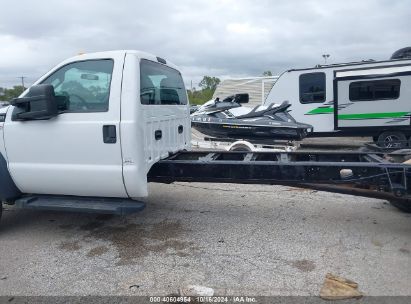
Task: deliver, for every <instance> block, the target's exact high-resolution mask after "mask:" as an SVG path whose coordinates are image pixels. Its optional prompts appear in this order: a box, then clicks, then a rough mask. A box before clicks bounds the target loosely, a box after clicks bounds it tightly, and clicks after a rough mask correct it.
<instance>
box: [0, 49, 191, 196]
mask: <svg viewBox="0 0 411 304" xmlns="http://www.w3.org/2000/svg"><path fill="white" fill-rule="evenodd" d="M37 85H51V86H52V87H53V88H54V94H55V98H56V100H57V103H58V105H57V111H56V113H54V114H55V115H52V117H49V116H47V117H46V119H44V117H43V118H42V117H38V115H37V117H36V115H34V116H33V117H32V113H36V102H35V100H33V94H34V95H36V93H35V92H34V91H33V92H34V93H33V92H32V93H30V88H29V89H27V90H26V91H25V92H24V93H23V94H22V95H21V96H20V97H27V96H30V97H31V100H30V102H25V101H24V98H20V101H19V103H14V105H11V106H9V107H8V108H5V109H1V113H0V118H2V119H0V120H4V122H0V132H4V135H3V136H2V139H3V140H2V141H0V152H1V156H2V158H3V162H4V161H5V162H6V163H7V167H8V172H9V174H10V178H11V180H12V181H13V182H14V184H15V186H16V187H17V188H18V190H19V191H21V192H22V193H35V194H49V195H72V196H87V197H116V198H139V197H145V196H147V194H148V193H147V172H148V171H149V169H150V167H151V166H152V164H154V163H155V162H157V161H158V160H160V159H162V158H165V157H167V156H169V154H170V153H174V152H177V151H179V150H185V149H189V148H190V136H191V130H190V116H189V105H188V99H187V93H186V90H185V87H184V82H183V79H182V76H181V74H180V72H179V71H178V70H177V68H176V67H175V66H174V65H173V64H171V63H169V62H166V61H165V60H164V59H162V58H159V57H156V56H154V55H150V54H147V53H143V52H138V51H125V50H123V51H110V52H100V53H93V54H84V55H79V56H76V57H73V58H70V59H68V60H65V61H63V62H62V63H60V64H58V65H57V66H55V67H54V68H53V69H52V70H51V71H49V72H48V73H46V74H45V75H44V76H43V77H41V78H40V79H39V80H38V81H36V82H35V83H34V84H33V89H34V88H36V86H37ZM40 87H41V86H40ZM48 87H49V88H50V86H48ZM42 94H43V93H42ZM34 97H35V96H34ZM2 113H3V114H2ZM3 170H4V169H3ZM2 174H3V175H4V172H3V173H2ZM0 190H1V189H0ZM0 192H1V191H0ZM2 199H4V200H5V199H8V198H7V197H4V195H3V197H2Z"/></svg>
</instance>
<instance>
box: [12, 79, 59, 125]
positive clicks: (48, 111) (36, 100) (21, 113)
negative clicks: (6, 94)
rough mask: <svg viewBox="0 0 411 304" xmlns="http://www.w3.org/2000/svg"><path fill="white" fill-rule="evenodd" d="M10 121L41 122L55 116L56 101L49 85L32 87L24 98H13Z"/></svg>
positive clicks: (56, 110)
mask: <svg viewBox="0 0 411 304" xmlns="http://www.w3.org/2000/svg"><path fill="white" fill-rule="evenodd" d="M10 104H11V105H13V106H14V107H15V108H14V111H13V115H12V120H43V119H50V118H52V117H55V116H57V114H58V107H57V99H56V95H55V94H54V88H53V86H52V85H50V84H40V85H35V86H32V87H31V88H30V89H29V92H28V93H27V94H26V96H24V97H21V98H14V99H13V100H12V101H11V102H10Z"/></svg>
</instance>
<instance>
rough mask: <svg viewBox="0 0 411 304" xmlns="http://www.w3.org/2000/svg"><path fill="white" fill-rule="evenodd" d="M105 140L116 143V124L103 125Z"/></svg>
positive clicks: (107, 142)
mask: <svg viewBox="0 0 411 304" xmlns="http://www.w3.org/2000/svg"><path fill="white" fill-rule="evenodd" d="M103 141H104V143H105V144H115V143H116V142H117V132H116V126H113V125H106V126H103Z"/></svg>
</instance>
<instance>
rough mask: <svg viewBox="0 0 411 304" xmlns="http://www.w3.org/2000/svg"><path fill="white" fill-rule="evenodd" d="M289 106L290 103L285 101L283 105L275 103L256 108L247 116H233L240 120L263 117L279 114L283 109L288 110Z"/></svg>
mask: <svg viewBox="0 0 411 304" xmlns="http://www.w3.org/2000/svg"><path fill="white" fill-rule="evenodd" d="M289 106H290V104H289V103H288V101H284V102H283V103H282V104H281V105H278V104H275V103H273V104H271V105H269V106H268V107H267V106H256V107H254V108H253V109H252V110H251V111H250V112H249V113H247V114H243V115H238V116H237V115H235V114H234V113H233V115H234V116H235V117H236V118H238V119H243V118H253V117H261V116H264V115H267V114H269V113H270V112H278V111H281V110H283V109H287V108H288V107H289ZM273 110H274V111H273Z"/></svg>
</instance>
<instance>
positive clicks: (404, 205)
mask: <svg viewBox="0 0 411 304" xmlns="http://www.w3.org/2000/svg"><path fill="white" fill-rule="evenodd" d="M390 204H391V205H393V206H394V207H396V208H398V209H399V210H401V211H402V212H405V213H411V200H406V201H404V200H392V201H390Z"/></svg>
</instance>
